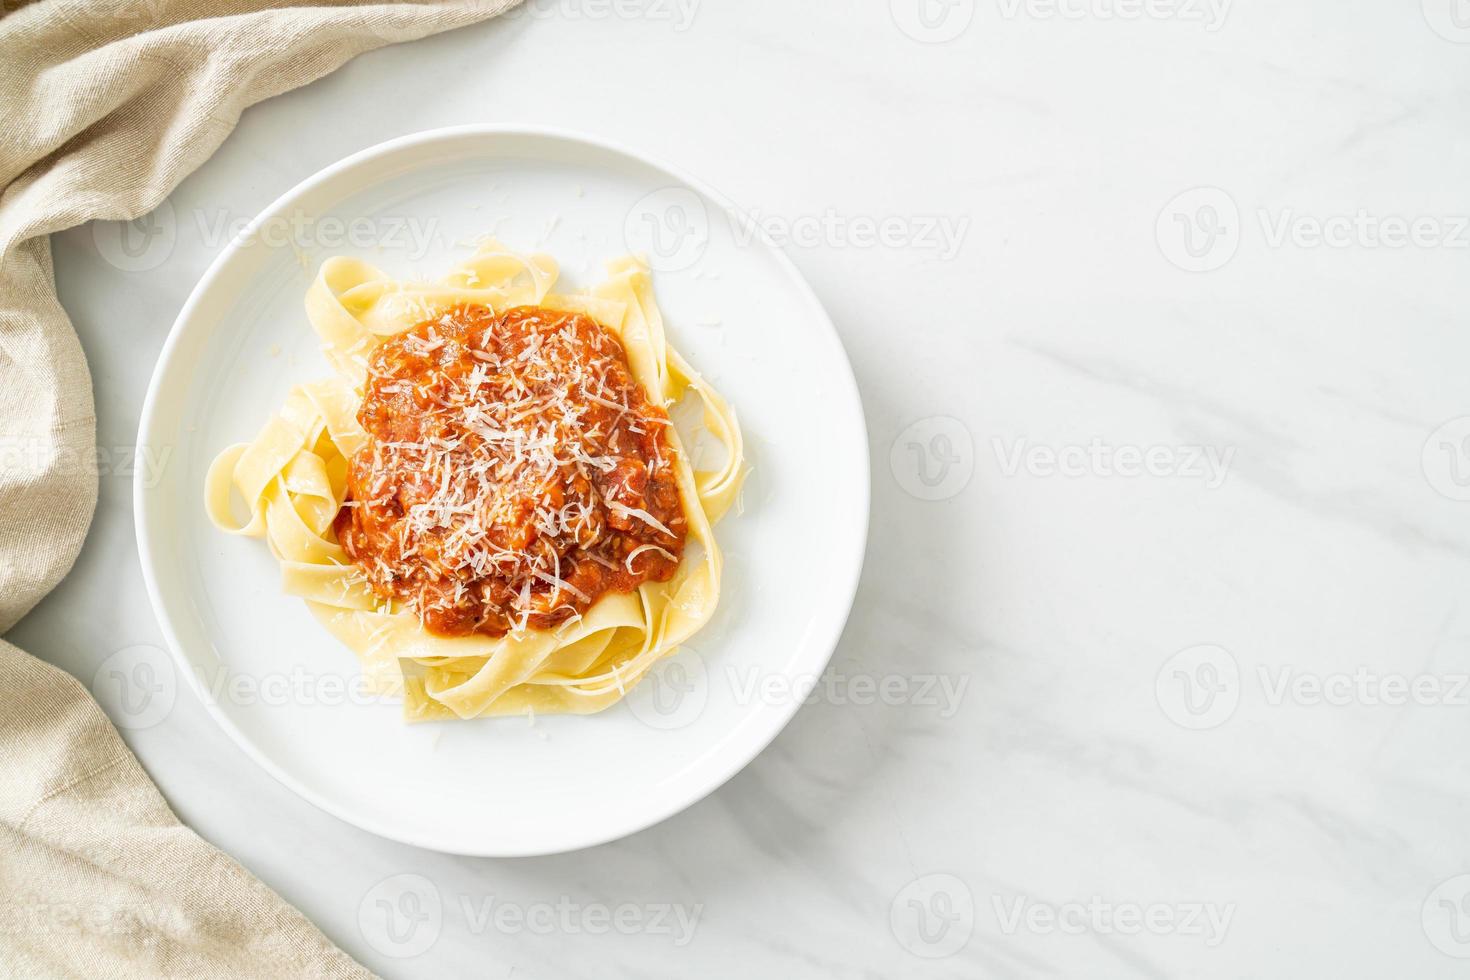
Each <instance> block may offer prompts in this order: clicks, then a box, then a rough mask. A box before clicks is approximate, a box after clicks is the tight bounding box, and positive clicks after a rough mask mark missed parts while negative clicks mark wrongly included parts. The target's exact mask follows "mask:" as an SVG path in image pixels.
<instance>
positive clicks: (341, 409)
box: [204, 240, 746, 721]
mask: <svg viewBox="0 0 1470 980" xmlns="http://www.w3.org/2000/svg"><path fill="white" fill-rule="evenodd" d="M607 272H608V277H607V279H606V280H605V281H604V282H602V283H601V284H600V285H598V286H597V287H596V288H595V289H594V290H593V291H592V292H591V293H568V294H558V293H553V292H552V291H551V290H552V287H553V286H554V285H555V283H556V279H557V274H558V270H557V265H556V263H555V262H554V261H553V260H552V259H550V258H549V257H547V256H544V255H528V256H527V255H520V254H517V253H515V252H512V251H510V250H509V249H507V248H505V247H504V246H502V245H500V244H499V243H498V242H495V241H493V240H487V241H485V242H484V243H482V244H481V246H480V247H479V248H478V249H477V251H476V252H475V253H474V254H473V255H472V256H470V257H469V258H468V259H467V260H465V261H464V262H463V263H462V264H460V265H459V266H457V267H456V268H454V269H453V270H451V271H450V273H449V274H448V275H447V276H445V277H444V278H443V279H441V280H439V281H437V282H430V283H417V282H399V281H395V280H393V279H391V278H389V277H388V276H387V275H386V274H385V273H383V272H382V271H381V270H379V269H377V268H376V267H374V266H372V265H370V264H368V263H366V262H362V261H360V260H358V259H354V258H346V257H337V258H331V259H328V260H327V261H326V262H324V263H323V264H322V266H321V268H320V270H319V271H318V273H317V276H316V278H315V280H314V281H313V282H312V284H311V286H310V287H309V289H308V290H307V294H306V312H307V317H308V319H309V320H310V322H311V325H312V327H313V329H315V331H316V332H317V335H318V336H319V337H320V338H321V341H322V346H323V352H324V354H325V357H326V360H327V362H328V363H329V364H330V365H331V366H332V368H333V370H334V372H335V375H334V376H333V377H331V378H328V379H326V380H323V381H319V382H313V383H310V384H304V385H299V386H297V387H295V388H293V389H292V390H291V392H290V393H289V395H288V396H287V398H286V401H285V404H284V405H282V407H281V409H280V411H279V412H278V413H277V414H276V415H274V416H273V417H272V418H271V419H270V420H269V421H268V422H266V424H265V426H264V427H263V428H262V429H261V430H260V433H259V434H258V435H257V436H256V437H255V438H254V439H253V440H251V441H250V442H247V443H240V444H238V445H234V446H230V447H228V448H226V449H225V450H223V451H222V452H221V453H220V454H219V455H218V456H217V457H216V458H215V460H214V462H213V463H212V465H211V466H210V468H209V472H208V475H207V476H206V479H205V493H204V497H205V507H206V509H207V511H208V514H209V517H210V519H211V520H212V521H213V522H214V524H215V525H216V526H217V527H219V528H220V529H221V530H223V531H225V532H227V533H230V534H237V535H244V536H248V537H263V538H265V539H266V542H267V543H268V545H269V547H270V549H271V552H272V554H273V555H274V556H275V557H276V558H277V559H278V560H279V562H280V567H281V582H282V588H283V590H284V591H285V592H286V593H287V594H289V595H293V596H297V597H299V598H301V599H302V600H303V601H305V602H306V604H307V606H308V607H309V608H310V610H311V612H312V613H313V615H315V616H316V618H317V620H318V621H319V622H320V623H321V624H322V625H323V626H324V627H325V628H326V629H327V631H328V632H330V633H331V634H332V635H333V636H334V637H336V638H337V640H338V641H339V642H341V643H342V644H343V645H344V646H346V647H348V648H349V649H351V650H352V651H353V652H354V653H355V654H356V655H357V657H358V659H359V661H360V664H361V667H362V671H363V674H364V677H365V678H366V680H367V684H368V687H369V689H370V690H372V691H373V692H375V693H379V694H388V695H401V696H402V698H403V704H404V717H405V718H406V719H407V720H409V721H428V720H439V719H453V718H476V717H482V716H491V715H509V714H522V713H527V712H537V713H570V714H588V713H592V712H596V711H601V710H602V709H604V708H606V707H608V706H609V705H611V704H614V703H616V702H617V701H618V700H620V699H621V698H622V697H623V696H624V695H626V694H627V692H628V691H629V690H631V689H632V688H633V686H634V685H636V684H637V683H638V682H639V680H640V679H642V678H643V677H644V676H646V674H647V673H648V671H649V669H650V668H651V667H653V665H654V664H656V663H657V662H658V661H659V660H660V659H662V658H663V657H667V656H670V655H672V654H674V653H675V652H676V651H677V650H678V648H679V647H680V645H682V644H683V643H685V642H686V641H687V640H688V639H689V638H690V637H691V636H693V635H694V634H695V633H696V632H698V631H699V630H700V629H701V628H702V627H703V626H704V625H705V624H706V623H708V622H709V620H710V617H711V616H712V615H713V614H714V611H715V608H716V605H717V604H718V602H719V598H720V578H721V572H722V558H721V553H720V549H719V545H718V543H717V541H716V540H715V536H714V530H713V527H714V524H715V523H716V522H717V521H719V520H720V518H721V517H722V516H723V515H724V514H725V513H726V512H727V511H728V510H729V509H730V507H731V505H732V503H733V502H734V501H735V499H736V497H737V495H738V493H739V490H740V486H741V483H742V481H743V479H744V477H745V473H746V467H745V461H744V444H743V441H742V437H741V433H740V426H739V424H738V422H737V421H736V418H735V412H734V410H733V409H732V408H731V407H730V406H729V404H728V403H727V402H726V401H725V400H724V399H723V398H722V397H721V396H720V394H719V393H718V392H717V391H716V390H715V389H714V387H713V386H712V385H710V384H709V382H708V381H706V380H705V379H704V378H703V377H701V376H700V375H699V373H698V372H697V371H695V370H694V369H693V368H692V367H691V366H690V365H689V363H688V362H687V361H685V360H684V358H683V357H682V356H680V354H679V353H678V352H677V351H676V350H674V348H673V347H672V346H671V345H670V344H669V341H668V337H667V335H666V331H665V326H664V320H663V316H662V314H661V313H660V311H659V308H658V304H657V303H656V301H655V299H654V294H653V283H652V279H651V277H650V273H649V269H648V266H647V265H646V263H644V262H643V261H642V260H641V259H639V258H638V257H635V256H627V257H624V258H620V259H617V260H615V261H613V262H611V263H609V265H608V268H607ZM461 304H478V305H482V306H485V307H488V308H489V309H490V310H491V311H492V312H499V311H501V310H504V309H508V308H511V307H515V306H533V305H540V306H545V307H548V308H551V309H556V310H564V311H568V312H576V313H583V314H585V315H587V316H589V317H591V318H592V319H593V320H595V321H596V322H597V323H598V324H600V325H601V326H602V327H603V328H604V329H606V330H608V331H610V332H611V333H613V334H614V335H616V336H617V337H618V338H619V340H620V341H621V342H622V345H623V348H624V350H625V351H626V353H627V357H628V363H629V366H630V368H631V371H632V374H633V377H634V379H635V380H636V381H637V383H638V384H639V385H640V386H641V387H642V388H643V389H644V392H645V393H646V395H647V397H648V399H649V401H650V402H652V403H653V404H655V405H659V406H663V407H668V406H671V405H673V404H675V403H677V402H679V401H680V400H681V399H683V398H685V397H687V396H688V395H690V394H692V395H694V396H695V397H697V398H698V399H699V401H700V404H701V406H702V409H703V419H704V427H705V428H706V429H707V430H708V431H709V433H710V435H711V436H713V438H714V439H716V440H717V441H718V442H720V443H721V444H722V445H723V446H724V448H725V459H724V462H723V463H722V464H721V465H720V466H718V467H716V468H714V469H711V470H701V471H698V472H696V471H694V470H693V469H692V468H691V466H690V463H689V457H688V454H687V453H686V452H685V450H684V446H683V443H682V440H681V438H680V436H679V433H678V432H677V430H676V428H675V427H674V426H669V427H668V430H667V436H668V440H669V444H670V446H671V447H672V449H673V453H674V457H675V458H674V467H675V477H676V480H677V484H678V489H679V499H680V504H681V506H682V509H683V511H684V515H685V517H686V519H687V523H688V538H687V541H686V546H685V549H684V553H683V555H682V557H681V559H680V561H679V565H678V568H677V570H676V571H675V573H674V575H673V577H672V578H670V579H669V580H668V581H665V582H657V581H645V582H643V583H642V584H640V585H639V586H638V588H637V590H636V591H633V592H607V593H605V594H603V595H602V596H601V597H600V598H599V599H598V600H597V601H596V602H595V603H593V605H592V606H591V607H590V608H589V609H587V611H586V612H585V613H584V614H583V615H581V616H579V617H575V618H573V619H571V620H570V621H568V622H566V623H563V624H562V625H561V626H559V627H557V628H554V629H542V630H538V629H534V628H522V629H515V630H512V631H511V632H509V633H507V634H506V635H504V636H501V637H491V636H488V635H485V634H470V635H467V636H457V637H447V636H440V635H436V634H433V633H430V632H429V631H428V630H426V629H424V627H423V625H422V624H421V623H420V621H419V618H418V616H417V615H416V614H415V613H414V612H413V611H411V610H410V609H407V608H404V607H402V605H401V604H400V603H397V602H385V601H384V600H383V599H382V598H380V597H379V596H378V595H377V594H376V593H374V591H373V590H372V589H371V588H370V587H369V586H368V584H367V578H366V576H365V575H364V574H363V573H362V571H361V570H360V569H359V568H358V567H357V566H356V565H355V564H354V563H353V561H352V560H351V559H350V558H349V556H348V555H347V553H346V551H345V550H344V549H343V548H342V547H341V545H340V544H339V543H338V542H337V539H336V534H335V531H334V530H333V524H334V521H335V520H336V518H337V515H338V513H339V512H340V511H341V509H342V507H343V506H344V504H345V503H346V492H347V491H346V484H347V470H348V463H349V460H350V459H351V457H352V456H353V455H354V454H355V453H356V452H357V451H358V450H359V449H360V448H361V447H362V446H363V445H364V444H365V442H366V438H367V436H366V433H365V432H364V430H363V428H362V427H361V426H360V425H359V424H358V421H357V413H358V409H359V408H360V407H361V404H362V399H363V390H364V385H365V383H366V380H367V372H368V356H369V355H370V354H371V353H372V351H373V349H374V348H375V347H376V346H377V345H378V344H380V343H382V342H383V341H384V340H386V339H388V338H389V337H392V336H394V335H396V334H398V333H401V332H402V331H404V330H407V329H409V328H410V327H412V326H413V325H414V324H416V323H420V322H423V321H425V320H428V319H431V318H434V317H436V316H438V315H440V313H442V312H443V311H445V310H447V309H449V308H451V307H454V306H457V305H461ZM235 495H238V497H239V498H240V499H243V501H244V503H245V507H246V517H245V519H244V520H240V519H238V518H237V516H236V513H235V509H234V507H235V504H234V500H233V498H234V497H235Z"/></svg>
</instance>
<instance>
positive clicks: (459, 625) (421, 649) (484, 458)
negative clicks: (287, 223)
mask: <svg viewBox="0 0 1470 980" xmlns="http://www.w3.org/2000/svg"><path fill="white" fill-rule="evenodd" d="M556 279H557V266H556V264H555V262H553V261H552V260H551V259H550V258H548V257H546V256H543V255H529V256H523V255H519V254H516V253H514V252H511V251H509V250H507V249H506V248H504V247H503V246H501V245H499V244H498V243H495V242H488V243H486V244H484V245H482V246H481V247H480V248H479V249H478V250H477V251H476V252H475V254H474V255H473V256H471V257H470V258H469V259H468V260H467V261H465V262H464V263H463V264H462V265H460V266H458V267H457V268H455V269H454V270H453V271H451V272H450V273H449V275H447V276H446V277H445V278H444V279H442V280H440V281H438V282H433V283H416V282H400V281H396V280H393V279H391V278H389V277H388V276H387V275H385V274H384V273H383V272H382V271H380V270H379V269H377V268H374V267H373V266H371V265H369V264H367V263H365V262H362V261H359V260H357V259H353V258H342V257H339V258H332V259H329V260H327V261H326V262H325V263H324V264H323V265H322V266H321V269H320V271H319V272H318V274H317V276H316V279H315V281H314V282H313V283H312V284H311V286H310V288H309V290H308V292H307V295H306V312H307V315H308V318H309V319H310V321H311V325H312V327H313V328H314V329H315V330H316V332H317V334H318V335H319V336H320V337H321V340H322V343H323V352H324V354H325V356H326V359H327V361H328V363H329V364H330V365H331V366H332V368H333V371H334V374H333V376H331V377H329V378H326V379H324V380H321V381H316V382H312V383H309V384H303V385H299V386H297V387H296V388H293V389H292V391H291V392H290V394H289V396H288V397H287V399H286V402H285V404H284V405H283V406H282V407H281V409H280V411H279V412H278V413H277V414H276V415H275V416H274V417H272V418H271V419H270V420H269V421H268V422H267V423H266V425H265V427H264V428H263V429H261V431H260V433H259V435H257V436H256V437H255V439H254V440H252V441H250V442H248V443H241V444H239V445H234V446H231V447H229V448H227V449H225V450H224V451H223V452H221V453H220V454H219V456H218V457H217V458H216V459H215V460H214V463H213V464H212V465H211V467H210V469H209V473H208V476H207V479H206V487H205V502H206V506H207V509H208V512H209V516H210V518H211V519H212V520H213V522H214V523H215V524H216V525H217V526H218V527H219V528H220V529H222V530H224V531H226V532H228V533H230V534H237V535H244V536H249V537H263V538H265V539H266V541H267V543H268V544H269V546H270V549H271V552H272V554H274V555H275V557H276V558H277V559H278V560H279V562H280V567H281V577H282V584H283V588H284V590H285V591H286V592H287V593H288V594H290V595H294V596H298V597H300V598H301V599H303V600H304V601H305V602H306V604H307V606H308V607H309V608H310V610H311V612H312V613H313V614H314V615H315V617H316V618H317V619H318V620H319V621H320V622H321V623H322V625H323V626H325V627H326V629H327V630H328V631H330V632H331V634H332V635H333V636H335V637H336V638H337V639H338V640H339V641H340V642H342V643H343V644H344V645H346V646H347V647H348V648H349V649H351V650H352V651H353V652H354V653H356V654H357V656H358V658H359V660H360V662H361V667H362V671H363V673H364V676H365V680H366V682H367V686H368V687H369V689H370V690H371V691H372V692H374V693H378V694H384V695H401V696H402V698H403V702H404V713H405V717H406V718H407V719H409V720H412V721H421V720H432V719H451V718H476V717H481V716H488V715H507V714H520V713H527V712H534V713H576V714H586V713H591V712H596V711H600V710H602V709H603V708H606V707H607V706H609V705H611V704H613V703H615V702H616V701H618V700H619V699H620V698H622V697H623V696H624V695H625V694H626V693H627V692H628V691H629V690H630V689H631V688H632V687H633V686H634V685H635V684H637V683H638V681H639V679H640V678H642V677H643V676H644V675H645V674H646V673H647V671H648V670H649V668H650V667H652V666H653V665H654V664H655V663H657V662H658V661H659V660H660V659H661V658H663V657H666V656H669V655H670V654H672V653H674V652H675V651H676V650H677V649H678V647H679V646H680V644H682V643H684V642H685V641H686V640H688V639H689V638H690V637H691V636H693V635H694V634H695V633H696V632H697V631H698V630H699V629H700V628H701V627H703V626H704V625H705V624H706V623H707V622H709V620H710V617H711V615H712V614H713V613H714V610H715V607H716V604H717V603H718V601H719V598H720V577H721V555H720V549H719V546H718V544H717V542H716V540H715V537H714V533H713V525H714V524H715V522H717V521H718V520H719V519H720V518H721V517H722V516H723V515H724V514H725V513H726V512H727V511H728V510H729V509H730V507H731V504H732V503H733V502H734V500H735V498H736V495H737V493H738V492H739V489H740V486H741V482H742V480H743V478H744V474H745V465H744V454H743V445H742V440H741V434H740V428H739V425H738V424H737V422H736V419H735V413H734V412H733V411H732V409H731V408H730V406H729V405H728V404H727V403H726V402H725V400H724V399H723V398H721V396H720V395H719V393H718V392H716V391H715V390H714V388H712V387H711V386H710V385H709V384H708V383H707V382H706V381H705V380H704V379H703V378H701V377H700V376H699V374H698V373H697V372H696V371H695V370H694V369H693V368H692V367H690V365H689V364H688V363H687V362H686V361H685V360H684V358H683V357H681V356H680V355H679V353H678V352H677V351H676V350H674V348H673V347H672V346H671V345H670V344H669V341H668V338H667V336H666V333H665V329H664V321H663V317H662V316H661V314H660V313H659V309H658V306H657V304H656V303H655V301H654V295H653V287H652V282H651V279H650V274H649V270H648V268H647V266H646V265H645V264H644V263H643V262H642V261H640V260H639V259H638V258H636V257H631V256H630V257H626V258H622V259H618V260H616V261H614V262H612V263H610V264H609V266H608V276H607V279H606V280H605V281H604V282H603V283H601V284H600V285H598V286H597V287H596V288H595V289H593V290H592V291H591V292H588V293H575V294H573V293H568V294H558V293H555V292H553V287H554V285H555V283H556ZM609 338H615V340H616V342H610V341H609ZM686 395H693V396H694V397H696V398H698V399H699V401H700V402H701V403H702V406H703V418H704V426H705V428H706V429H707V430H708V432H709V433H710V435H711V436H713V438H714V439H715V440H717V441H718V442H720V443H721V444H722V445H723V447H724V461H723V462H722V463H721V464H720V465H718V466H716V467H714V468H712V469H708V470H701V471H695V470H694V469H692V467H691V464H690V459H689V456H688V454H687V453H686V451H685V449H684V445H683V443H682V441H681V439H680V436H679V433H678V431H677V430H676V428H675V426H674V425H673V424H671V423H670V422H669V420H668V417H667V409H668V408H669V407H670V406H672V405H674V404H675V403H677V402H679V401H680V400H681V399H683V398H684V397H685V396H686ZM235 495H238V496H239V497H240V498H243V500H244V502H245V504H246V508H247V516H246V518H245V519H244V520H243V521H242V520H239V519H238V518H237V516H236V512H235V508H234V507H233V506H232V498H233V497H234V496H235Z"/></svg>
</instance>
